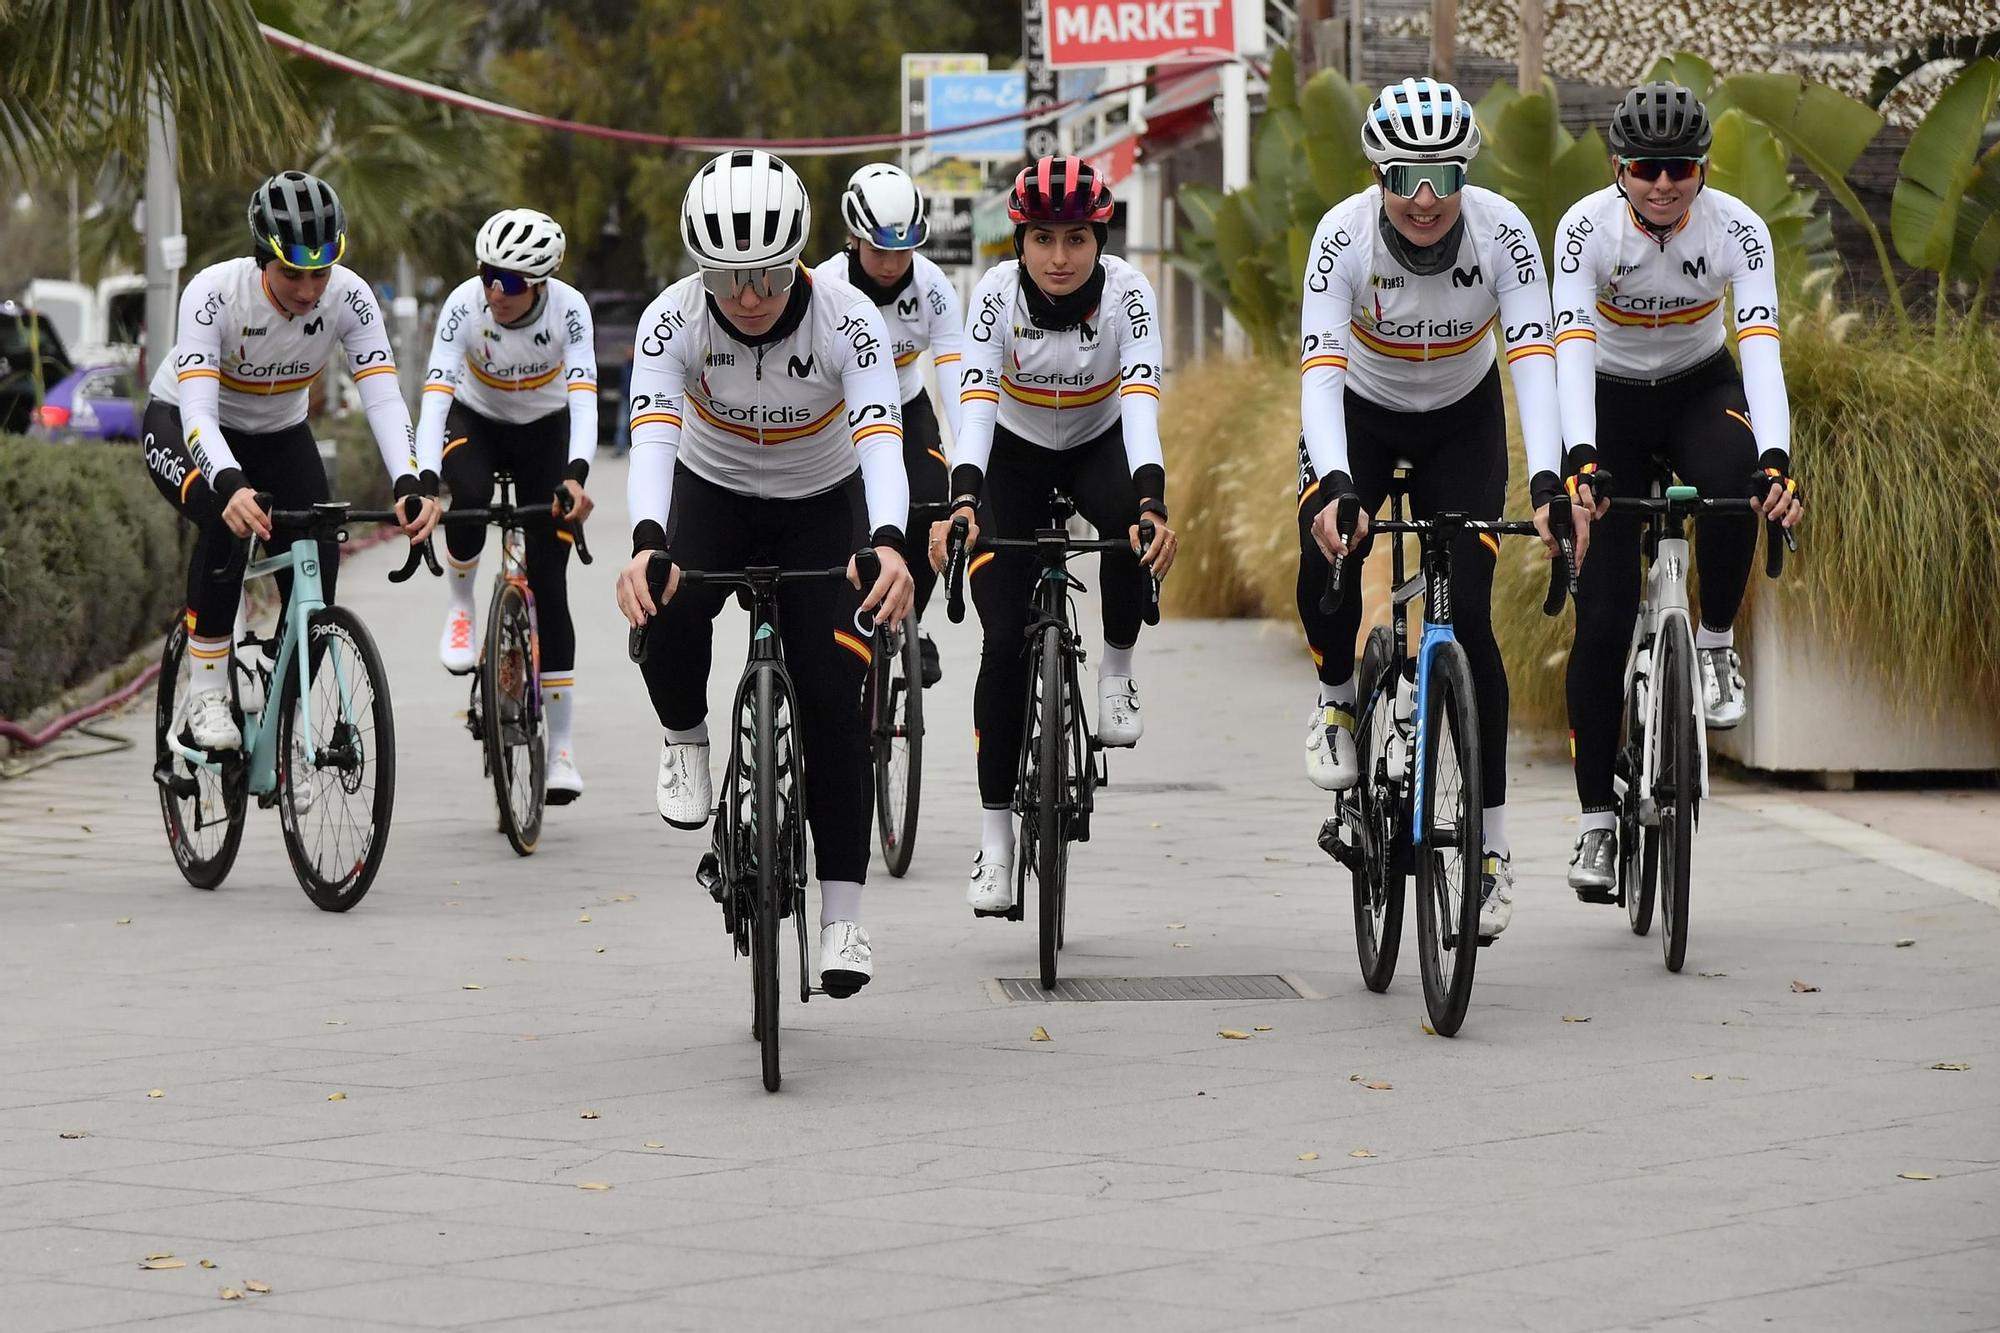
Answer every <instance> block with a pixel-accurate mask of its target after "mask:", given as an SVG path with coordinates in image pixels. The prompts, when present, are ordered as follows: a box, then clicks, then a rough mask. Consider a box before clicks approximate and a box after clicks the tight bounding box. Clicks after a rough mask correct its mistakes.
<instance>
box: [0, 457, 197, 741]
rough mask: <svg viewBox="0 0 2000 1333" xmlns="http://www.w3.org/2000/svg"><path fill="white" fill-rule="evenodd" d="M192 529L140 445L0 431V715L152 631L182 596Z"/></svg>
mask: <svg viewBox="0 0 2000 1333" xmlns="http://www.w3.org/2000/svg"><path fill="white" fill-rule="evenodd" d="M192 540H193V530H192V529H191V528H188V527H186V525H184V524H183V523H182V522H181V521H180V519H179V517H178V516H177V515H176V514H175V513H174V511H173V510H172V509H171V508H170V507H168V505H167V504H165V503H164V502H163V501H162V500H161V499H160V495H159V492H157V491H155V490H154V489H153V483H152V480H151V479H150V478H149V477H148V476H147V474H146V465H145V460H144V457H143V455H142V453H141V451H140V449H139V447H138V446H137V445H133V444H48V443H44V442H42V441H38V440H28V439H23V438H21V437H19V436H0V717H12V718H20V717H24V716H26V715H27V714H28V712H29V711H30V710H32V709H34V708H36V707H37V706H39V705H41V704H43V703H46V702H48V701H49V700H50V699H53V698H54V697H55V696H56V695H58V694H60V693H61V692H62V691H63V690H65V689H67V688H68V687H70V686H72V685H75V684H77V683H78V682H80V681H82V680H84V679H86V678H88V677H90V676H92V675H94V674H95V673H97V672H99V671H102V670H103V669H104V668H106V667H108V666H111V665H113V664H114V663H116V662H118V661H120V660H122V659H123V658H125V657H126V656H127V655H128V654H130V653H131V652H132V650H133V649H135V648H137V647H139V646H140V645H141V644H143V643H145V642H146V641H147V640H148V639H151V638H154V637H156V636H157V635H159V634H160V633H161V631H162V629H163V627H165V626H166V625H168V624H169V623H171V621H172V618H173V615H174V612H175V610H176V609H177V608H178V607H179V606H180V605H181V603H182V601H183V599H184V596H185V590H186V581H187V561H188V552H189V549H190V547H191V546H192Z"/></svg>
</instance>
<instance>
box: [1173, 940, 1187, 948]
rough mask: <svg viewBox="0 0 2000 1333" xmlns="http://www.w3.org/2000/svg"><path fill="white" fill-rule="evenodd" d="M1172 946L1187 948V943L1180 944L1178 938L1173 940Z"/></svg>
mask: <svg viewBox="0 0 2000 1333" xmlns="http://www.w3.org/2000/svg"><path fill="white" fill-rule="evenodd" d="M1174 947H1175V948H1176V949H1185V948H1187V945H1185V944H1182V943H1181V942H1180V941H1179V940H1175V941H1174Z"/></svg>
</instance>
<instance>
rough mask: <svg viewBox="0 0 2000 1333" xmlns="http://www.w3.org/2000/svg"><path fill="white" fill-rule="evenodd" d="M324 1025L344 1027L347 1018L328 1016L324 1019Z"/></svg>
mask: <svg viewBox="0 0 2000 1333" xmlns="http://www.w3.org/2000/svg"><path fill="white" fill-rule="evenodd" d="M326 1026H328V1027H330V1028H344V1027H346V1026H347V1020H346V1019H344V1018H329V1019H327V1020H326Z"/></svg>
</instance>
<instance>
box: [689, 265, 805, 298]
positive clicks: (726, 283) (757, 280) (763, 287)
mask: <svg viewBox="0 0 2000 1333" xmlns="http://www.w3.org/2000/svg"><path fill="white" fill-rule="evenodd" d="M798 276H799V267H798V265H796V264H773V265H771V266H770V267H769V268H705V269H703V270H702V271H701V285H702V289H703V290H704V291H706V292H707V293H708V294H709V295H710V296H713V297H714V298H715V299H716V300H718V301H728V300H732V299H734V298H735V297H736V296H738V295H739V294H741V293H742V291H743V289H744V288H746V287H750V288H755V289H756V292H757V294H758V295H759V296H778V295H781V294H783V293H785V292H788V291H790V290H791V289H792V283H793V282H795V281H797V279H798Z"/></svg>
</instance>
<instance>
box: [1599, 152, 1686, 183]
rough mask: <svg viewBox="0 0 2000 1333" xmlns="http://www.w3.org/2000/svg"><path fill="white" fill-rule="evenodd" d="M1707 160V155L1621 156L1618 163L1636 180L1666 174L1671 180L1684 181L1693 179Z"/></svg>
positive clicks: (1651, 178) (1654, 179)
mask: <svg viewBox="0 0 2000 1333" xmlns="http://www.w3.org/2000/svg"><path fill="white" fill-rule="evenodd" d="M1706 161H1708V159H1707V158H1705V157H1621V158H1619V159H1618V165H1619V166H1620V167H1622V168H1624V169H1625V170H1626V171H1627V172H1628V173H1630V175H1631V177H1632V179H1634V180H1640V181H1647V182H1652V181H1656V180H1658V179H1659V178H1660V177H1662V176H1665V177H1666V178H1667V179H1668V180H1670V181H1684V180H1691V179H1693V178H1694V174H1695V172H1697V171H1700V170H1701V167H1702V164H1703V163H1704V162H1706Z"/></svg>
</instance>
